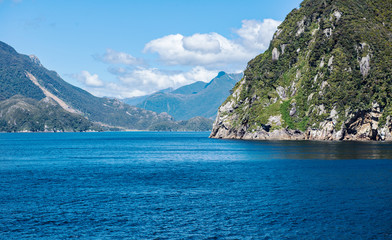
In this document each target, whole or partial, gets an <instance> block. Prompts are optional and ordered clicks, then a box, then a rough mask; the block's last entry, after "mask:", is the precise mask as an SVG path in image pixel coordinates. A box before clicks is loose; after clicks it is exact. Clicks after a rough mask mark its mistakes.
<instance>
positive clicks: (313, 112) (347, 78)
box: [211, 0, 392, 140]
mask: <svg viewBox="0 0 392 240" xmlns="http://www.w3.org/2000/svg"><path fill="white" fill-rule="evenodd" d="M391 116H392V1H390V0H368V1H363V0H333V1H332V0H305V1H303V2H302V3H301V6H300V8H299V9H294V10H293V11H292V12H291V13H289V14H288V16H287V17H286V19H285V20H284V22H283V23H282V24H281V25H280V26H279V28H278V30H277V32H276V33H275V35H274V38H273V40H272V41H271V43H270V46H269V48H268V50H267V51H265V52H264V53H263V54H260V55H259V56H257V57H256V58H254V59H253V60H251V61H250V62H249V63H248V66H247V68H246V70H245V72H244V77H243V79H242V80H241V81H240V82H238V83H237V84H236V86H235V87H234V89H233V94H232V95H231V96H229V97H228V98H227V99H226V101H225V102H224V103H223V104H222V105H221V107H220V108H219V112H218V116H217V118H216V120H215V123H214V127H213V131H212V133H211V137H214V138H236V139H310V140H392V133H391V131H392V119H391Z"/></svg>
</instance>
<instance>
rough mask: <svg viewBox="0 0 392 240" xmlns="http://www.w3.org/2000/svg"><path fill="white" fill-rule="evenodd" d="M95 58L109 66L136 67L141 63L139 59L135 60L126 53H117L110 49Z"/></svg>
mask: <svg viewBox="0 0 392 240" xmlns="http://www.w3.org/2000/svg"><path fill="white" fill-rule="evenodd" d="M95 58H96V59H98V60H100V61H102V62H104V63H109V64H124V65H138V64H142V63H143V61H142V60H141V59H138V58H135V57H133V56H132V55H130V54H128V53H124V52H117V51H115V50H113V49H110V48H108V49H106V53H105V54H103V55H100V56H95Z"/></svg>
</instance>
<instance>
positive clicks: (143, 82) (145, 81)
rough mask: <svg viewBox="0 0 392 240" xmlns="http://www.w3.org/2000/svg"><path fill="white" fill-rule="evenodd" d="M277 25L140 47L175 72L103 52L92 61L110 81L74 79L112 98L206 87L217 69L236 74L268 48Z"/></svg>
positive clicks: (256, 24)
mask: <svg viewBox="0 0 392 240" xmlns="http://www.w3.org/2000/svg"><path fill="white" fill-rule="evenodd" d="M280 23H281V22H279V21H276V20H273V19H265V20H263V21H258V20H243V21H242V26H241V28H240V29H235V30H233V33H234V34H235V37H234V38H227V37H224V36H222V35H220V34H218V33H215V32H212V33H196V34H193V35H190V36H184V35H181V34H172V35H167V36H163V37H161V38H158V39H154V40H152V41H150V42H148V43H147V44H146V45H145V48H144V53H156V54H157V55H158V57H159V61H160V62H162V63H163V64H164V65H166V68H168V67H167V65H170V66H176V69H180V71H169V70H164V68H160V69H158V68H152V67H146V66H145V65H144V64H143V61H142V60H141V59H139V58H136V57H134V56H132V55H130V54H128V53H124V52H117V51H115V50H113V49H110V48H108V49H107V50H106V52H105V53H104V54H102V55H99V56H95V58H96V59H98V60H100V61H102V62H105V63H107V64H110V65H109V67H108V71H109V72H110V73H111V74H112V75H113V76H114V79H113V81H112V82H110V83H103V82H102V81H101V80H100V79H99V77H98V76H97V75H96V74H94V75H91V74H89V73H88V72H87V71H83V72H82V73H81V74H79V78H80V79H82V80H80V81H81V82H83V83H84V84H85V85H86V86H88V88H89V91H91V92H92V93H94V94H95V95H97V96H113V97H117V98H127V97H133V96H141V95H146V94H151V93H153V92H155V91H159V90H162V89H166V88H174V89H175V88H178V87H181V86H183V85H187V84H191V83H193V82H196V81H205V82H208V81H210V80H211V79H212V78H214V77H215V76H216V75H217V74H218V72H219V71H221V70H224V71H226V72H240V71H242V70H243V69H244V68H245V66H246V63H247V62H248V61H249V60H250V59H252V58H254V57H255V56H256V55H257V54H260V53H261V52H263V51H264V50H266V49H267V48H268V45H269V42H270V41H271V39H272V36H273V34H274V32H275V30H276V29H277V27H278V26H279V24H280ZM172 68H173V67H169V69H172ZM185 69H187V70H185Z"/></svg>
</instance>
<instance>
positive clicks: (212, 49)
mask: <svg viewBox="0 0 392 240" xmlns="http://www.w3.org/2000/svg"><path fill="white" fill-rule="evenodd" d="M280 23H281V22H279V21H276V20H273V19H265V20H263V22H261V21H258V20H244V21H242V27H241V28H240V29H237V30H235V31H234V32H235V33H236V34H237V35H238V36H239V38H238V39H227V38H225V37H224V36H222V35H220V34H218V33H205V34H200V33H197V34H194V35H192V36H183V35H181V34H175V35H167V36H164V37H162V38H158V39H155V40H152V41H150V42H149V43H147V44H146V46H145V48H144V51H145V52H153V53H157V54H158V55H159V58H160V60H161V61H162V62H164V63H165V64H167V65H187V66H206V67H213V68H219V67H222V66H226V65H228V64H229V65H237V66H238V65H243V66H244V65H245V64H246V62H247V61H249V60H250V59H251V58H253V57H254V56H255V55H257V54H259V53H260V52H262V51H264V50H266V49H267V48H268V44H269V42H270V40H271V39H272V36H273V34H274V32H275V30H276V28H277V27H278V26H279V24H280Z"/></svg>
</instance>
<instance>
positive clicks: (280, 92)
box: [276, 86, 287, 100]
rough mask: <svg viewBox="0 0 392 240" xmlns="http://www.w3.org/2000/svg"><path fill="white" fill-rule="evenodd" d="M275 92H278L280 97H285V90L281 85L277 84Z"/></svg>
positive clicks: (284, 98)
mask: <svg viewBox="0 0 392 240" xmlns="http://www.w3.org/2000/svg"><path fill="white" fill-rule="evenodd" d="M276 92H277V93H278V95H279V97H280V99H282V100H286V99H287V95H286V90H285V89H284V88H283V87H282V86H278V87H277V88H276Z"/></svg>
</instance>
